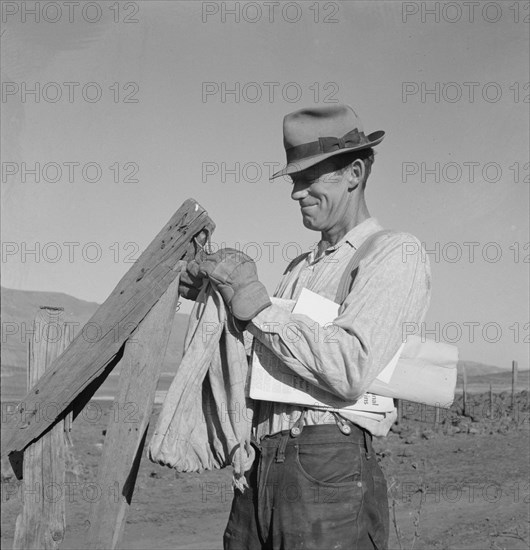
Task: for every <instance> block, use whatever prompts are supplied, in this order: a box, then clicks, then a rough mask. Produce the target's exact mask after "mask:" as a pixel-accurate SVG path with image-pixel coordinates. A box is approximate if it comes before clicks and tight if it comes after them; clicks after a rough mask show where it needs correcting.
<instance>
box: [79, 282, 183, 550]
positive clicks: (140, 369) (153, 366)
mask: <svg viewBox="0 0 530 550" xmlns="http://www.w3.org/2000/svg"><path fill="white" fill-rule="evenodd" d="M177 300H178V278H177V279H175V280H174V281H173V282H172V283H171V285H170V286H169V288H168V289H167V291H166V292H165V294H163V295H162V297H161V298H160V300H159V301H158V302H157V303H156V305H155V306H154V307H153V309H152V310H151V311H150V312H149V313H148V314H147V316H146V318H145V319H144V320H143V321H142V322H141V323H140V325H139V326H138V328H137V330H136V331H135V332H133V334H132V335H131V338H129V340H128V341H127V342H126V344H125V351H124V354H123V357H122V359H121V361H120V365H121V371H120V378H119V387H118V391H117V393H116V398H115V400H114V411H115V413H114V419H113V418H112V416H111V418H110V419H109V425H108V427H107V433H106V436H105V444H104V447H103V456H102V457H101V459H100V462H99V467H98V471H99V476H98V486H99V492H100V494H101V495H102V498H101V499H100V500H98V501H96V502H93V503H92V505H91V508H90V519H89V522H90V527H89V532H88V548H90V549H93V550H96V549H97V550H114V549H115V548H118V547H119V544H120V541H121V538H122V535H123V531H124V527H125V521H126V519H127V514H128V512H129V508H130V504H131V499H132V495H133V491H134V486H135V483H136V476H137V474H138V468H139V466H140V459H141V456H142V451H143V448H144V442H145V437H146V434H147V428H148V427H149V418H150V416H151V411H152V407H153V403H154V398H155V392H156V386H157V383H158V378H159V376H160V370H161V366H162V363H163V360H164V355H165V352H166V346H167V343H168V340H169V335H170V333H171V328H172V325H173V318H174V316H175V308H176V305H177ZM125 404H130V405H133V406H134V411H135V412H134V416H133V417H132V418H129V415H125V414H121V412H120V411H123V410H124V405H125ZM116 411H118V415H117V418H116ZM115 489H116V491H115ZM116 493H118V494H116Z"/></svg>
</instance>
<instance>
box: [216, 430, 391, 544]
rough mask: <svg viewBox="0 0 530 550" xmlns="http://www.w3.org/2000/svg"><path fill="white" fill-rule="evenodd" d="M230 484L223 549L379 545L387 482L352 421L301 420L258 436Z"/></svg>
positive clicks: (384, 528) (384, 538) (384, 532)
mask: <svg viewBox="0 0 530 550" xmlns="http://www.w3.org/2000/svg"><path fill="white" fill-rule="evenodd" d="M247 480H248V483H249V488H247V489H245V492H244V493H243V494H242V493H241V492H239V491H238V490H237V489H236V490H235V495H234V500H233V502H232V509H231V512H230V517H229V520H228V525H227V527H226V530H225V534H224V548H225V550H258V549H259V550H261V549H267V550H296V549H302V548H303V549H304V550H311V549H314V550H327V549H332V548H336V549H338V548H341V549H351V550H353V549H362V550H365V549H378V550H381V549H384V550H386V548H387V546H388V498H387V487H386V481H385V478H384V476H383V473H382V472H381V469H380V468H379V465H378V464H377V459H376V457H375V452H374V451H373V448H372V439H371V435H370V434H369V433H368V432H366V431H364V430H362V429H361V428H359V427H356V426H354V425H352V431H351V433H350V434H349V435H345V434H343V433H342V432H341V431H340V430H339V428H338V427H337V426H336V425H334V424H329V425H321V426H304V428H303V429H302V431H301V433H300V434H299V435H298V436H296V437H294V436H293V435H291V433H290V432H288V431H286V432H281V433H279V434H275V435H273V436H268V437H265V438H264V439H263V440H262V441H261V444H260V445H259V446H257V454H256V460H255V461H254V465H253V466H252V469H251V470H250V471H249V472H248V473H247Z"/></svg>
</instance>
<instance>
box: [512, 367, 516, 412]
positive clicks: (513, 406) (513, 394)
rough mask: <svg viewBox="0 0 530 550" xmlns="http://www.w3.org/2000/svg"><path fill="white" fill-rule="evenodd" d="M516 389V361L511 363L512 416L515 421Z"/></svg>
mask: <svg viewBox="0 0 530 550" xmlns="http://www.w3.org/2000/svg"><path fill="white" fill-rule="evenodd" d="M516 387H517V361H512V416H513V419H514V420H517V418H516V417H517V412H516V410H515V390H516Z"/></svg>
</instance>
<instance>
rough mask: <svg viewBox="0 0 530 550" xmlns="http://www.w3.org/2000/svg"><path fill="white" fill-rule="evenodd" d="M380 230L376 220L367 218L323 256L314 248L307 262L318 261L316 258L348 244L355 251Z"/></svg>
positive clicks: (329, 248) (325, 252) (380, 227)
mask: <svg viewBox="0 0 530 550" xmlns="http://www.w3.org/2000/svg"><path fill="white" fill-rule="evenodd" d="M381 229H383V227H382V226H381V225H380V223H379V222H378V221H377V220H376V218H367V219H366V220H364V221H363V222H361V223H360V224H359V225H356V226H355V227H354V228H352V229H350V230H349V231H348V233H346V235H344V237H342V239H341V240H340V241H339V242H338V243H336V244H334V245H333V246H330V247H328V248H326V250H325V251H324V253H323V254H321V255H319V254H318V246H316V247H315V248H314V249H313V250H312V251H311V253H310V254H309V257H308V261H309V262H310V263H311V262H313V261H318V258H321V257H322V256H324V255H326V254H330V253H332V252H335V250H337V249H338V248H340V247H341V246H343V245H344V243H348V244H349V245H350V246H351V247H353V248H354V249H355V250H357V249H358V248H359V246H361V244H362V243H363V242H364V241H365V240H366V239H367V238H368V237H369V236H370V235H372V234H374V233H377V232H378V231H381Z"/></svg>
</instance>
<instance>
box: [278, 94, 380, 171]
mask: <svg viewBox="0 0 530 550" xmlns="http://www.w3.org/2000/svg"><path fill="white" fill-rule="evenodd" d="M384 137H385V133H384V132H383V131H382V130H379V131H377V132H373V133H372V134H369V135H368V136H367V135H365V133H364V130H363V125H362V122H361V119H360V118H359V117H358V116H357V113H356V112H355V111H354V110H353V109H352V108H351V107H350V106H349V105H343V104H335V105H325V106H318V107H312V108H309V109H301V110H299V111H295V112H294V113H290V114H288V115H286V116H285V118H284V119H283V144H284V147H285V153H286V155H287V165H286V166H285V167H284V168H283V169H282V170H280V171H279V172H276V173H275V174H273V175H272V177H271V178H270V179H271V180H272V179H274V178H277V177H279V176H286V175H289V174H294V173H296V172H301V171H302V170H306V169H307V168H309V167H311V166H314V165H315V164H318V163H319V162H322V161H323V160H326V159H328V158H330V157H334V156H335V155H343V154H344V153H351V152H353V151H360V150H361V149H367V148H368V147H373V146H374V145H377V144H378V143H381V141H383V138H384Z"/></svg>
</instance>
